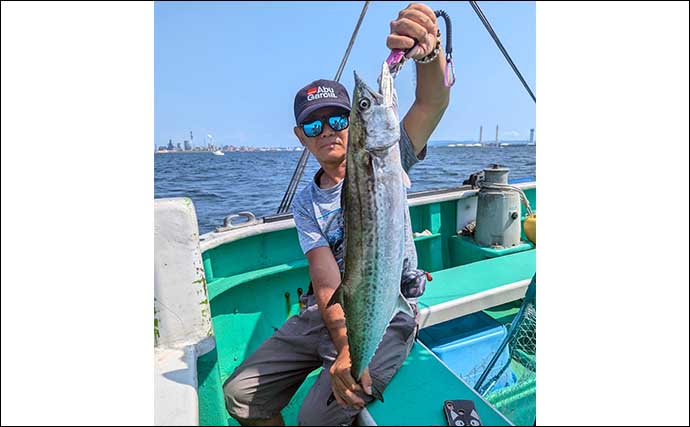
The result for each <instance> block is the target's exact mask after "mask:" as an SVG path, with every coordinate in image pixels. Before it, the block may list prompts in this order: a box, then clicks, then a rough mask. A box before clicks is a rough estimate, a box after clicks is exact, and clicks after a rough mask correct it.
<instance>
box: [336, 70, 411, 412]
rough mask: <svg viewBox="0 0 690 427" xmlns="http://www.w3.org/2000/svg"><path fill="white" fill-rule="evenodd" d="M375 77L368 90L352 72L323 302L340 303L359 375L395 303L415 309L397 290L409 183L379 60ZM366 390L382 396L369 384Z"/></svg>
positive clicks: (390, 88)
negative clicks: (338, 239) (339, 223)
mask: <svg viewBox="0 0 690 427" xmlns="http://www.w3.org/2000/svg"><path fill="white" fill-rule="evenodd" d="M378 81H379V90H378V91H374V90H372V89H371V88H370V87H369V86H368V85H367V84H366V83H365V82H364V81H363V80H362V79H361V78H360V76H359V75H358V74H357V72H355V89H354V93H353V101H352V111H351V112H350V130H349V136H348V146H347V158H346V162H347V163H346V167H345V180H344V182H343V189H342V192H341V208H342V211H343V228H344V247H345V249H344V273H343V275H342V280H341V284H340V286H339V287H338V288H337V289H336V291H335V292H334V294H333V296H332V298H331V300H330V301H329V303H328V306H330V305H333V304H340V305H341V306H342V309H343V311H344V313H345V325H346V328H347V338H348V344H349V347H350V359H351V362H352V365H351V373H352V376H353V378H355V379H356V380H357V381H358V382H359V381H360V379H361V376H362V373H363V372H364V370H365V369H366V368H367V366H368V365H369V363H370V362H371V359H372V358H373V357H374V355H375V353H376V349H377V348H378V346H379V344H380V343H381V340H382V339H383V336H384V334H385V332H386V328H387V327H388V325H389V323H390V322H391V320H392V318H393V317H394V316H395V315H396V314H397V313H398V312H400V311H402V312H405V313H407V314H408V315H410V316H411V317H414V314H413V311H412V308H411V307H410V305H409V303H408V302H407V300H406V299H405V298H404V297H403V295H402V294H401V292H400V278H401V275H402V270H403V262H404V259H403V258H404V255H405V225H406V222H407V221H409V216H408V215H409V214H408V212H407V209H408V207H407V192H406V188H409V186H410V183H409V177H407V174H406V173H405V171H404V169H403V167H402V163H401V159H400V146H399V141H400V122H399V119H398V107H397V94H396V91H395V87H394V85H393V76H392V75H391V73H390V69H389V66H388V64H387V63H385V62H384V63H383V66H382V68H381V74H380V76H379V80H378ZM372 395H373V396H374V397H375V398H377V399H379V400H381V401H383V395H382V394H381V392H380V391H379V390H377V389H376V387H375V386H373V387H372Z"/></svg>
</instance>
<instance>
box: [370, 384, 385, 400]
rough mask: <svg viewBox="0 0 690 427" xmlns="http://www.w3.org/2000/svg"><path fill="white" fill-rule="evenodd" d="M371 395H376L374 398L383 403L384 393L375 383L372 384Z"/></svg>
mask: <svg viewBox="0 0 690 427" xmlns="http://www.w3.org/2000/svg"><path fill="white" fill-rule="evenodd" d="M371 395H372V396H373V397H374V399H378V400H380V401H381V403H383V393H381V392H380V391H379V389H377V388H376V386H375V385H374V384H372V385H371Z"/></svg>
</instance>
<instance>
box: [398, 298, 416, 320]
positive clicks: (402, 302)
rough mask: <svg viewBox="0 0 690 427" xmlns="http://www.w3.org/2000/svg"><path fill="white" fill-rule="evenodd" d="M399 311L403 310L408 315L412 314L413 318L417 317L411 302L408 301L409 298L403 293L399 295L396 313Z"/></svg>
mask: <svg viewBox="0 0 690 427" xmlns="http://www.w3.org/2000/svg"><path fill="white" fill-rule="evenodd" d="M399 311H402V312H403V313H405V314H407V315H408V316H410V317H411V318H413V319H414V318H415V314H414V311H413V310H412V307H410V303H409V302H407V300H406V299H405V297H404V296H403V294H402V293H400V294H399V295H398V306H397V310H396V314H397V312H399Z"/></svg>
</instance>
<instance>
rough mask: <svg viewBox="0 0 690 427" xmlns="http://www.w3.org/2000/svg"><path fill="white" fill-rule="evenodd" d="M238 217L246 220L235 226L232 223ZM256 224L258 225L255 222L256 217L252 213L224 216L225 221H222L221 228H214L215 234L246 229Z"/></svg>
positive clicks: (244, 212) (245, 212)
mask: <svg viewBox="0 0 690 427" xmlns="http://www.w3.org/2000/svg"><path fill="white" fill-rule="evenodd" d="M240 217H243V218H247V220H246V221H244V222H240V223H237V224H233V223H232V221H233V220H235V219H237V218H240ZM256 223H258V221H257V220H256V216H254V214H253V213H251V212H249V211H243V212H240V213H237V214H233V215H228V216H226V217H225V219H224V220H223V226H222V227H218V228H216V233H220V232H223V231H229V230H234V229H237V228H242V227H248V226H250V225H254V224H256Z"/></svg>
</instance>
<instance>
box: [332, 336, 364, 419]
mask: <svg viewBox="0 0 690 427" xmlns="http://www.w3.org/2000/svg"><path fill="white" fill-rule="evenodd" d="M351 367H352V363H351V362H350V350H349V348H347V347H345V348H344V349H343V351H341V352H340V353H339V354H338V357H337V358H336V359H335V362H333V365H332V366H331V369H330V371H329V373H330V374H331V388H332V389H333V395H334V396H335V400H336V401H337V402H338V404H339V405H341V406H352V407H354V408H357V409H364V405H365V403H366V402H364V400H363V399H362V398H361V397H359V396H358V395H357V394H356V393H358V392H361V391H362V389H364V393H366V394H369V395H371V377H370V376H369V369H368V368H367V369H365V370H364V372H363V373H362V385H359V384H357V383H356V382H355V379H354V378H352V374H351V373H350V368H351Z"/></svg>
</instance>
